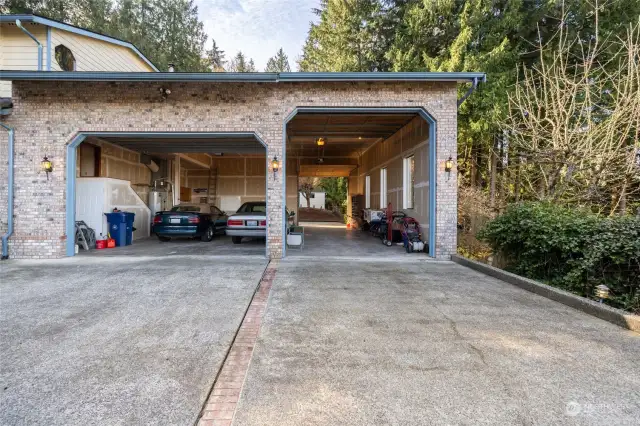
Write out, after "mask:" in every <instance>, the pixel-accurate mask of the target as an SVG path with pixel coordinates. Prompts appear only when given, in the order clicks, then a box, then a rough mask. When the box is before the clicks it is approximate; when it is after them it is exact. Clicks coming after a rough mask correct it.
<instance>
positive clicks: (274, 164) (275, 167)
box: [271, 157, 280, 179]
mask: <svg viewBox="0 0 640 426" xmlns="http://www.w3.org/2000/svg"><path fill="white" fill-rule="evenodd" d="M271 168H272V169H273V178H274V179H275V178H276V173H278V170H279V169H280V162H279V161H278V157H273V160H271Z"/></svg>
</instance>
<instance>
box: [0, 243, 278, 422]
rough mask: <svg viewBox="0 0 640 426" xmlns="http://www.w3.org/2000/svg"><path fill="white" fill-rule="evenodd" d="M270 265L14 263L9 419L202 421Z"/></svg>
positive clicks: (5, 375)
mask: <svg viewBox="0 0 640 426" xmlns="http://www.w3.org/2000/svg"><path fill="white" fill-rule="evenodd" d="M203 244H204V243H203ZM266 263H267V261H266V260H265V259H264V258H263V257H262V256H254V257H237V258H235V259H234V258H232V257H228V258H225V257H219V258H214V257H210V256H173V257H168V258H162V259H158V258H149V257H117V258H113V257H112V258H101V257H98V256H96V257H80V256H78V257H76V258H74V259H64V260H56V261H42V262H35V261H22V262H20V261H10V262H3V263H2V264H0V268H2V269H1V270H0V363H1V364H0V369H1V374H0V376H1V377H0V392H1V394H2V397H1V398H0V424H4V425H9V424H11V425H18V424H20V425H22V424H25V425H27V424H28V425H33V424H40V425H45V424H46V425H94V424H101V425H124V424H127V425H132V424H145V425H147V424H162V425H168V424H171V425H189V424H194V422H195V421H196V419H197V417H198V414H199V412H200V409H201V407H202V404H203V402H204V400H205V398H206V395H207V393H208V391H209V389H210V388H211V385H212V383H213V380H214V378H215V376H216V374H217V372H218V369H219V367H220V364H221V362H222V360H223V358H224V356H225V353H226V351H227V349H228V347H229V345H230V343H231V341H232V339H233V336H234V334H235V331H236V329H237V327H238V326H239V324H240V322H241V320H242V318H243V316H244V313H245V310H246V308H247V306H248V304H249V302H250V299H251V297H252V294H253V292H254V290H255V288H256V285H257V284H258V282H259V280H260V276H261V275H262V273H263V271H264V269H265V266H266Z"/></svg>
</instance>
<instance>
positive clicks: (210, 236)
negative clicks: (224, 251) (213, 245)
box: [200, 226, 215, 243]
mask: <svg viewBox="0 0 640 426" xmlns="http://www.w3.org/2000/svg"><path fill="white" fill-rule="evenodd" d="M214 233H215V230H214V229H213V227H212V226H209V227H208V228H207V232H206V233H205V234H204V235H203V236H201V237H200V241H203V242H205V243H208V242H209V241H211V240H213V234H214Z"/></svg>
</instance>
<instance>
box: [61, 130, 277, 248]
mask: <svg viewBox="0 0 640 426" xmlns="http://www.w3.org/2000/svg"><path fill="white" fill-rule="evenodd" d="M68 150H69V151H68V153H67V155H68V156H71V155H75V174H74V176H73V179H71V180H72V185H71V189H70V191H69V192H70V193H72V194H73V197H69V199H68V203H72V205H73V206H74V208H73V209H71V208H70V207H68V208H67V211H68V212H69V211H70V210H72V211H73V213H74V216H75V217H74V218H73V222H71V223H69V221H68V223H67V227H69V226H73V227H74V231H75V232H72V233H71V234H68V235H74V234H75V241H71V242H69V243H68V250H67V254H69V255H72V254H74V253H75V252H78V253H80V254H83V255H85V254H91V255H127V256H131V255H134V256H135V255H141V256H164V255H188V254H195V255H234V254H236V255H260V256H264V255H265V252H266V248H265V245H266V231H267V214H266V212H267V199H266V173H267V168H268V167H267V159H266V151H265V145H264V143H263V142H262V141H261V140H260V139H259V138H258V137H257V136H256V135H254V134H253V133H219V134H218V133H206V134H204V133H176V134H172V133H163V134H154V133H117V132H114V133H109V132H106V133H100V134H86V135H84V137H83V138H82V140H81V141H80V142H77V143H76V146H73V144H72V145H70V146H69V148H68ZM69 164H71V162H69ZM114 244H115V246H116V247H115V248H110V247H109V246H110V245H114ZM105 246H106V247H107V248H105V249H103V247H105Z"/></svg>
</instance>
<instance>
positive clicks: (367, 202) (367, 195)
mask: <svg viewBox="0 0 640 426" xmlns="http://www.w3.org/2000/svg"><path fill="white" fill-rule="evenodd" d="M364 208H365V209H370V208H371V176H365V178H364Z"/></svg>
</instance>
